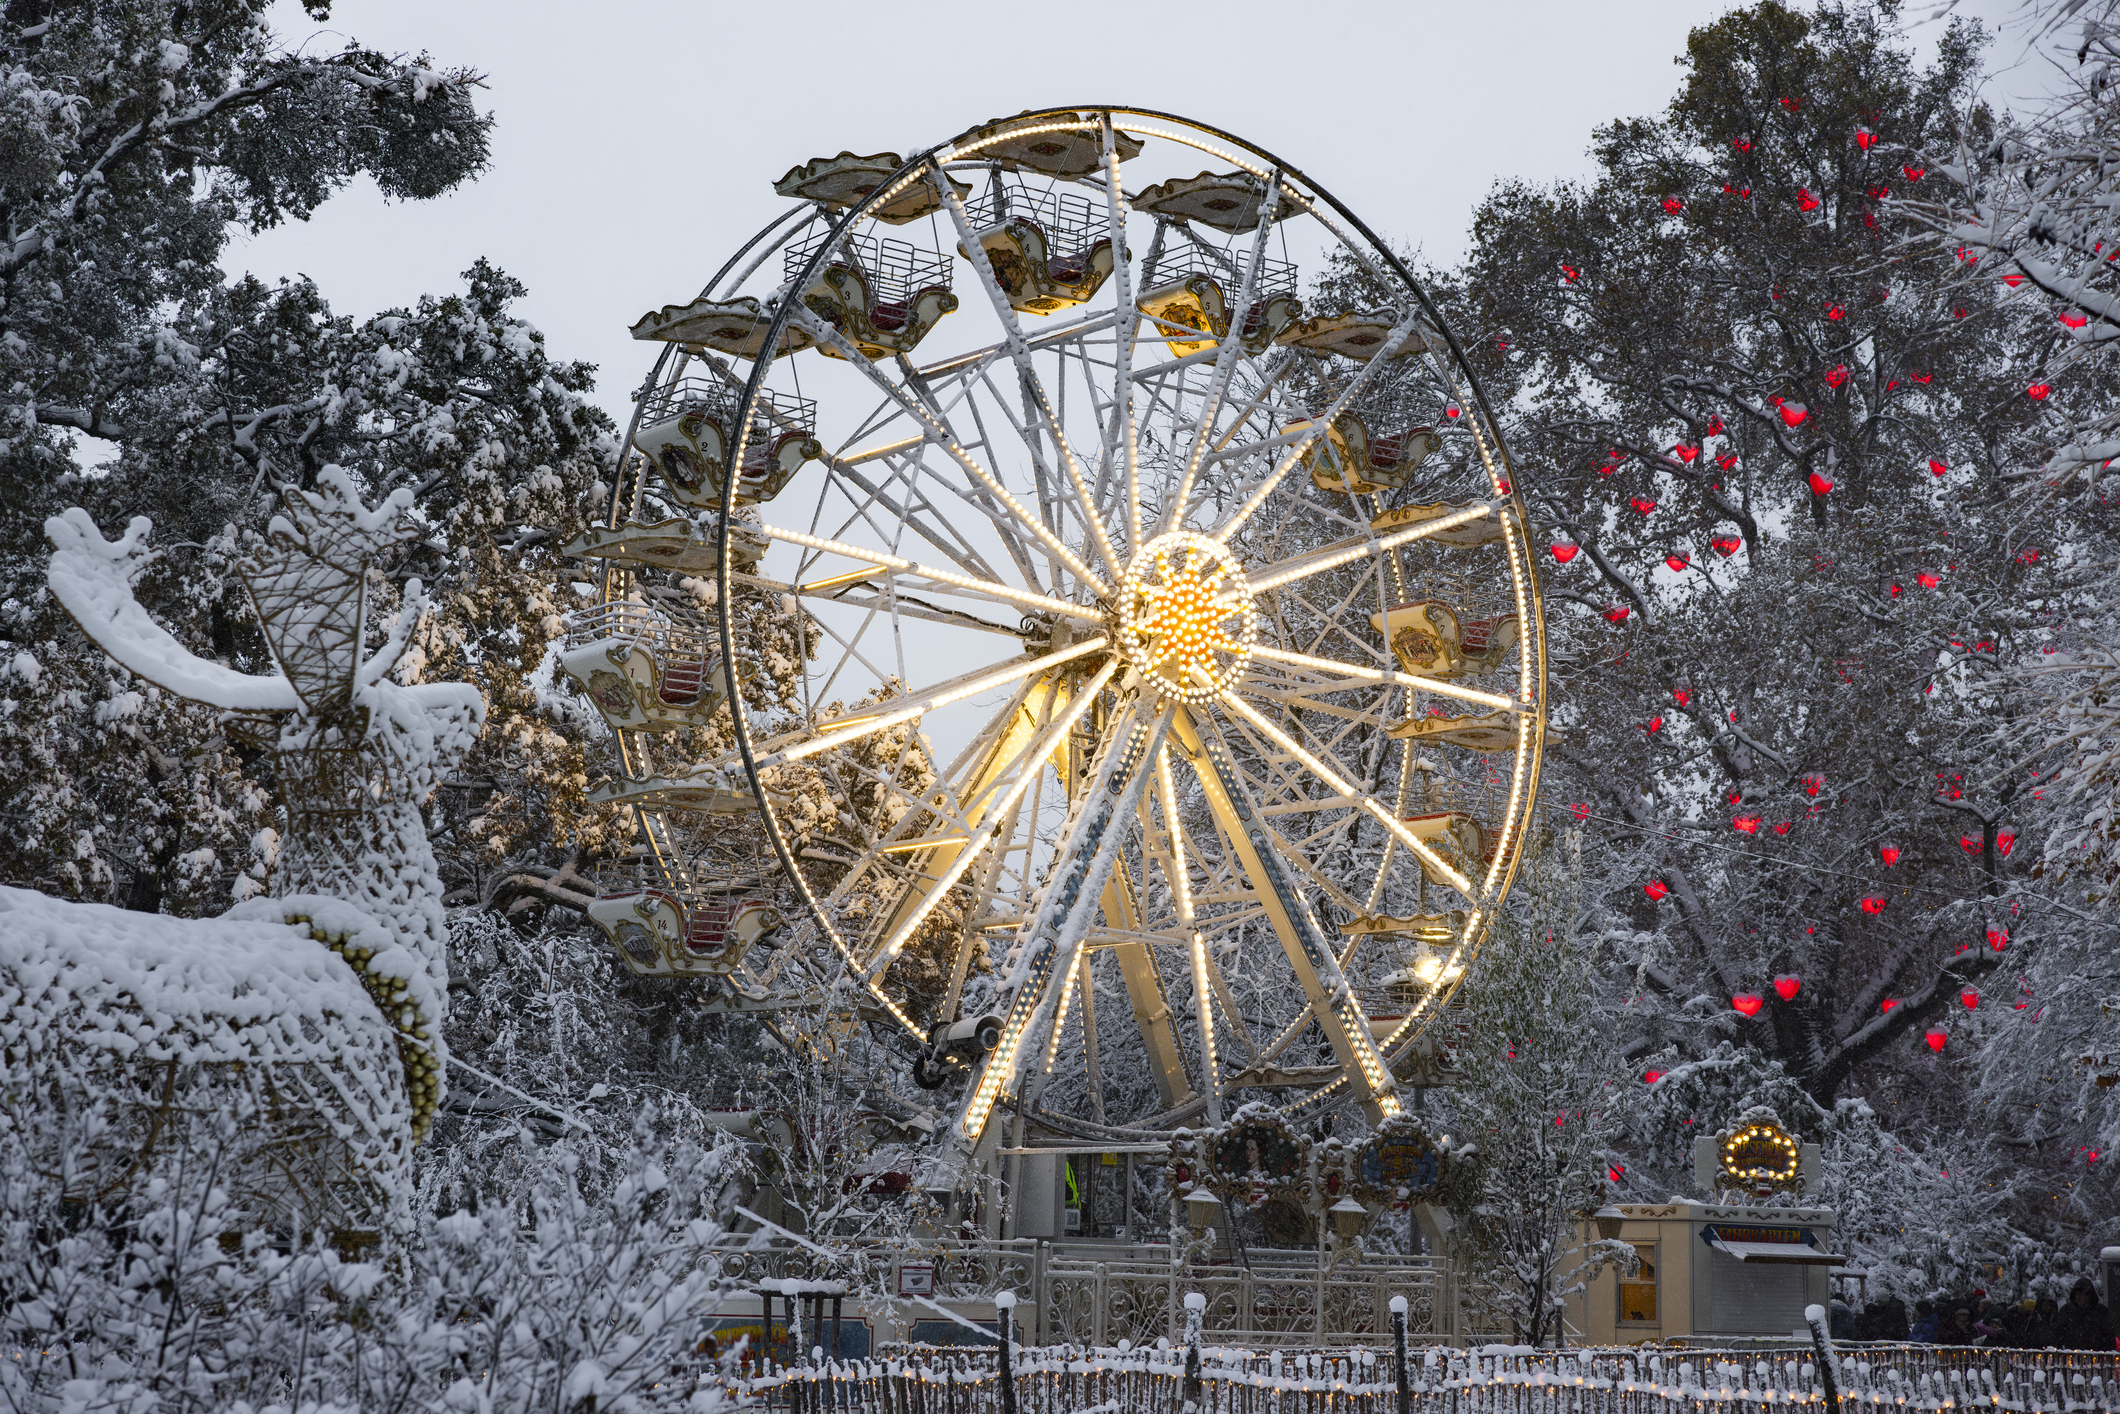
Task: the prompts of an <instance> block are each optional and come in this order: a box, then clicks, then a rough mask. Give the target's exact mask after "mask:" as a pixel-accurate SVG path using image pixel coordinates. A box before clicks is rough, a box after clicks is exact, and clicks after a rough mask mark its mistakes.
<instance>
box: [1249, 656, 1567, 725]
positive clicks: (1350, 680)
mask: <svg viewBox="0 0 2120 1414" xmlns="http://www.w3.org/2000/svg"><path fill="white" fill-rule="evenodd" d="M1251 656H1252V657H1254V658H1264V659H1266V660H1268V661H1269V662H1274V663H1285V664H1287V665H1288V666H1289V667H1293V668H1302V669H1304V670H1306V671H1308V672H1313V673H1318V674H1329V675H1331V677H1333V678H1338V679H1341V681H1332V680H1330V679H1328V680H1327V681H1324V682H1320V683H1318V684H1316V685H1315V686H1314V687H1311V688H1308V689H1304V688H1301V687H1294V686H1291V687H1288V688H1285V689H1284V690H1285V691H1289V692H1344V691H1346V690H1348V689H1349V688H1352V687H1354V686H1356V685H1357V684H1358V683H1365V682H1374V683H1384V684H1386V685H1388V686H1392V687H1404V688H1412V689H1415V690H1418V691H1421V692H1433V693H1436V694H1438V695H1440V696H1443V697H1454V698H1456V699H1457V700H1459V701H1461V702H1477V703H1479V704H1480V705H1481V706H1483V707H1499V708H1504V709H1507V710H1510V711H1519V710H1528V709H1526V708H1524V707H1523V706H1522V704H1520V703H1518V702H1517V701H1516V700H1515V699H1513V698H1509V697H1504V696H1502V695H1501V694H1499V693H1494V692H1482V691H1480V690H1479V689H1478V688H1473V687H1460V686H1458V685H1457V684H1456V683H1454V682H1451V681H1450V680H1449V679H1447V678H1432V677H1426V676H1423V675H1420V674H1415V673H1404V672H1400V671H1398V670H1396V669H1393V668H1376V667H1369V666H1366V665H1364V664H1361V663H1350V662H1347V661H1346V660H1345V659H1341V658H1323V657H1314V656H1312V655H1311V654H1308V653H1291V652H1289V651H1288V650H1287V649H1285V648H1275V647H1272V646H1270V645H1268V644H1264V643H1258V644H1253V645H1252V650H1251Z"/></svg>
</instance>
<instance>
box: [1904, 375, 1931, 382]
mask: <svg viewBox="0 0 2120 1414" xmlns="http://www.w3.org/2000/svg"><path fill="white" fill-rule="evenodd" d="M1907 376H1908V377H1909V378H1912V379H1913V380H1914V381H1915V382H1916V383H1926V382H1928V381H1929V380H1930V379H1931V378H1934V377H1935V376H1936V375H1935V374H1933V373H1910V374H1908V375H1907Z"/></svg>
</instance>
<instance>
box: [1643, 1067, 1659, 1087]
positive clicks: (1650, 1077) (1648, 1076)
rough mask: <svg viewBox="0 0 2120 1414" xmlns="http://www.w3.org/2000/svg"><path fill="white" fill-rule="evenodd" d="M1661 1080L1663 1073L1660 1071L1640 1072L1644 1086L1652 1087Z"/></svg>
mask: <svg viewBox="0 0 2120 1414" xmlns="http://www.w3.org/2000/svg"><path fill="white" fill-rule="evenodd" d="M1663 1078H1664V1073H1663V1072H1662V1071H1660V1070H1645V1071H1643V1072H1642V1081H1643V1083H1645V1084H1649V1085H1654V1084H1655V1083H1656V1082H1657V1081H1659V1080H1661V1079H1663Z"/></svg>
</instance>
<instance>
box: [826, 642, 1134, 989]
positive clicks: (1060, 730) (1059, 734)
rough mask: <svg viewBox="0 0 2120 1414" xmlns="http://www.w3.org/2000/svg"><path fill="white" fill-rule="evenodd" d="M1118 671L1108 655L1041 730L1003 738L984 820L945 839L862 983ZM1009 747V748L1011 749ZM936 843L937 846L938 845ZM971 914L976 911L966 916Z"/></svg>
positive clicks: (886, 960) (894, 950)
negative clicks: (937, 863) (957, 837)
mask: <svg viewBox="0 0 2120 1414" xmlns="http://www.w3.org/2000/svg"><path fill="white" fill-rule="evenodd" d="M1117 670H1118V661H1117V660H1116V659H1112V660H1108V661H1107V662H1106V663H1105V664H1104V666H1103V667H1102V668H1100V669H1098V671H1097V673H1096V675H1095V676H1093V677H1092V678H1091V679H1090V680H1089V681H1088V682H1087V683H1085V684H1084V685H1083V687H1082V690H1080V691H1079V692H1077V693H1076V694H1075V696H1074V699H1073V701H1071V702H1070V703H1069V704H1068V706H1067V708H1066V710H1065V711H1063V712H1062V713H1060V715H1059V716H1058V717H1056V718H1054V719H1052V720H1051V721H1050V722H1048V723H1047V724H1046V725H1045V726H1044V727H1043V729H1041V730H1039V731H1037V732H1036V733H1035V734H1026V735H1027V737H1028V739H1027V740H1026V741H1024V742H1023V743H1022V744H1021V745H1020V746H1018V745H1016V744H1015V743H1014V742H1011V741H1007V740H1005V741H1004V742H1003V743H1002V748H1003V749H1002V750H998V751H997V752H996V753H995V756H996V757H997V758H999V757H1002V756H1004V755H1005V756H1006V759H1005V760H998V759H997V761H996V769H993V770H991V771H989V772H985V773H982V775H983V777H984V779H983V781H982V785H983V787H984V789H983V790H982V792H981V793H982V794H983V793H985V792H986V791H993V790H999V791H1000V792H1001V794H1000V795H999V797H998V798H997V799H995V800H994V802H993V804H992V805H991V806H990V807H989V808H988V809H987V810H986V812H985V815H986V818H985V822H984V823H982V824H981V825H980V827H979V828H978V829H976V830H972V831H969V832H968V833H967V836H966V837H965V838H964V839H963V840H961V841H954V840H953V841H949V842H947V847H948V849H949V851H950V856H949V858H948V859H947V861H946V862H944V863H943V865H942V868H941V871H940V873H939V874H935V875H932V876H931V878H932V882H929V883H927V884H926V885H925V888H924V892H923V896H922V897H921V898H920V900H919V902H918V904H917V906H915V907H914V908H913V909H912V910H911V912H910V913H907V914H905V915H904V916H903V917H902V918H901V919H900V920H899V921H897V922H896V924H895V926H894V927H892V929H891V931H890V935H889V936H888V937H887V938H886V939H885V940H884V941H883V944H882V946H880V947H879V948H878V949H877V951H876V954H875V956H874V958H873V959H872V960H871V961H870V962H869V963H868V965H867V966H866V968H865V969H864V972H863V977H862V980H863V981H864V982H870V981H874V980H875V979H876V978H877V977H880V976H881V975H882V973H883V970H884V969H885V968H886V967H888V966H889V965H890V963H891V961H892V959H894V958H896V957H897V956H898V954H899V952H900V951H901V950H902V949H903V948H904V947H905V945H906V943H907V942H909V941H910V940H911V939H912V937H913V935H914V934H915V933H917V932H918V931H919V929H920V925H921V924H922V923H924V922H926V921H927V917H928V914H929V913H931V912H932V911H933V910H934V907H935V905H936V904H937V903H938V902H940V901H941V900H942V899H943V898H944V897H945V896H946V895H947V894H948V893H949V891H950V890H951V889H952V888H954V887H956V885H957V882H958V880H960V879H962V878H963V877H964V874H965V871H966V870H968V869H970V868H971V866H972V865H973V864H974V863H975V862H977V860H978V859H979V858H980V857H981V856H982V855H983V854H985V853H986V849H987V846H988V845H990V844H992V843H993V841H994V840H995V839H996V838H997V837H998V836H999V834H1000V832H1001V829H1002V827H1003V826H1004V825H1006V824H1008V823H1010V822H1011V821H1012V820H1013V819H1014V808H1015V805H1016V803H1017V802H1018V801H1019V800H1021V799H1022V798H1023V793H1024V792H1025V791H1026V790H1028V789H1029V788H1030V785H1031V783H1032V782H1033V781H1034V780H1036V779H1037V778H1038V775H1039V773H1040V772H1041V771H1043V770H1044V769H1045V761H1046V758H1047V757H1048V756H1050V755H1051V754H1052V751H1053V748H1054V746H1055V745H1057V744H1058V743H1060V742H1063V741H1065V740H1066V739H1067V734H1068V733H1069V732H1071V731H1073V730H1074V727H1075V724H1076V723H1077V722H1079V721H1081V720H1082V717H1083V715H1084V714H1085V713H1087V712H1088V711H1089V709H1090V706H1091V705H1092V704H1093V703H1094V702H1095V701H1096V698H1097V694H1098V693H1100V692H1102V691H1103V690H1104V686H1105V684H1106V683H1108V682H1110V681H1111V678H1112V675H1113V674H1114V673H1115V672H1116V671H1117ZM1012 747H1013V749H1010V748H1012ZM940 848H941V847H940V846H938V850H939V849H940ZM976 918H977V915H976V914H975V915H973V916H972V919H970V920H967V921H973V920H976Z"/></svg>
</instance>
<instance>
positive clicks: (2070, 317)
mask: <svg viewBox="0 0 2120 1414" xmlns="http://www.w3.org/2000/svg"><path fill="white" fill-rule="evenodd" d="M2061 322H2062V323H2063V324H2066V325H2068V327H2069V328H2071V329H2081V328H2082V327H2083V326H2084V325H2086V324H2088V323H2090V322H2091V319H2090V316H2089V315H2087V314H2064V315H2062V316H2061Z"/></svg>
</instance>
